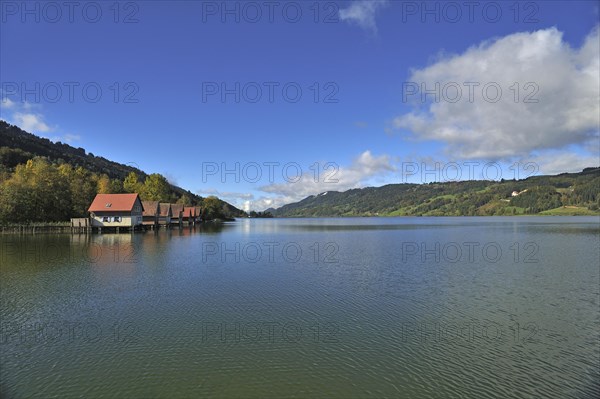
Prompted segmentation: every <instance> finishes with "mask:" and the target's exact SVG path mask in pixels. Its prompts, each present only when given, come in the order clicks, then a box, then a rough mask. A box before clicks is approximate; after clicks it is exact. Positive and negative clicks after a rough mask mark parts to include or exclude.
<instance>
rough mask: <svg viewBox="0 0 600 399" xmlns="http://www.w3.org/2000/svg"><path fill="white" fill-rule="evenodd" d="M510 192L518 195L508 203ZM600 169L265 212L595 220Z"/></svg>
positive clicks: (318, 201)
mask: <svg viewBox="0 0 600 399" xmlns="http://www.w3.org/2000/svg"><path fill="white" fill-rule="evenodd" d="M513 191H517V192H518V193H520V194H519V195H518V196H515V197H513V196H512V195H511V194H512V192H513ZM599 208H600V168H586V169H584V170H583V171H582V172H579V173H563V174H560V175H556V176H532V177H529V178H527V179H523V180H502V181H500V182H498V181H487V180H477V181H461V182H446V183H429V184H390V185H386V186H383V187H367V188H362V189H353V190H348V191H344V192H337V191H328V192H326V193H321V194H319V195H313V196H310V197H307V198H305V199H303V200H302V201H299V202H296V203H293V204H288V205H285V206H282V207H281V208H278V209H272V210H270V212H271V213H273V215H274V216H276V217H326V216H477V215H481V216H492V215H523V214H527V215H535V214H542V215H598V214H600V212H599Z"/></svg>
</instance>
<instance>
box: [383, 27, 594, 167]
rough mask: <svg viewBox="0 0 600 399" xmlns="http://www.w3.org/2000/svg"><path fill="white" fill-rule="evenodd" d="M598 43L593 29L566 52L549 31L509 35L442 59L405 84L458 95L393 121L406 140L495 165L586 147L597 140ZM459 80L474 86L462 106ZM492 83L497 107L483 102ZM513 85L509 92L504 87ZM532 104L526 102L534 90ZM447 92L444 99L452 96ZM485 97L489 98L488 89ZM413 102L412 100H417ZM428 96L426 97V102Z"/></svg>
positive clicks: (565, 45)
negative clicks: (451, 86)
mask: <svg viewBox="0 0 600 399" xmlns="http://www.w3.org/2000/svg"><path fill="white" fill-rule="evenodd" d="M599 65H600V41H599V33H598V27H596V28H595V29H594V30H593V31H592V32H591V33H590V34H589V36H588V37H587V38H586V40H585V42H584V44H583V45H582V46H581V47H580V48H578V49H577V48H572V47H571V46H569V44H568V43H566V42H565V41H564V40H563V37H562V33H561V32H559V31H558V30H557V29H556V28H550V29H545V30H539V31H536V32H531V33H528V32H525V33H515V34H511V35H508V36H505V37H502V38H499V39H495V40H492V41H487V42H484V43H482V44H480V45H479V46H476V47H472V48H470V49H468V50H467V51H465V52H464V53H463V54H460V55H456V56H452V57H446V58H442V59H440V60H439V61H437V62H436V63H434V64H433V65H431V66H429V67H426V68H424V69H417V70H414V71H412V74H411V76H410V79H409V81H410V82H415V83H417V84H419V85H420V84H421V83H424V84H425V85H426V88H427V89H431V88H434V87H435V84H436V83H438V82H439V83H440V85H441V86H442V87H443V86H444V85H445V84H447V83H450V82H456V83H458V84H459V85H460V86H461V87H462V89H463V90H462V94H463V95H462V97H461V98H460V99H459V100H458V101H457V102H455V103H451V102H449V101H445V99H444V97H442V98H441V99H440V102H438V103H436V102H431V101H430V102H428V103H422V104H415V108H414V109H413V111H412V112H410V113H407V114H404V115H401V116H399V117H397V118H396V119H395V120H394V126H395V128H396V129H400V130H402V131H405V132H406V131H408V133H409V135H408V137H412V138H417V139H424V140H435V141H440V142H442V143H445V150H446V152H447V153H448V154H449V155H452V156H453V157H458V158H469V159H476V158H487V159H500V158H510V157H515V156H527V155H529V154H531V153H532V152H533V151H536V150H544V149H561V148H563V149H564V148H566V147H567V146H568V145H571V144H577V145H582V146H585V145H588V144H589V142H590V141H595V140H597V139H598V131H599V125H600V66H599ZM465 82H478V83H480V86H479V87H476V88H475V91H474V97H473V101H472V102H469V98H468V97H469V96H468V87H467V86H464V83H465ZM489 82H495V83H497V84H498V85H499V86H500V87H501V89H502V97H501V98H500V100H499V101H498V102H495V103H492V102H490V101H485V99H484V97H483V95H482V90H481V89H482V87H483V85H485V84H486V83H489ZM515 82H518V83H519V86H520V92H519V95H518V97H517V100H518V101H517V102H515V91H514V90H511V89H510V87H511V86H512V87H515V86H513V84H514V83H515ZM528 82H533V83H534V84H535V85H537V87H538V88H539V91H538V92H537V93H536V94H535V95H534V97H533V98H535V99H537V100H538V102H536V103H525V102H524V99H525V96H526V95H527V94H530V93H532V92H533V91H534V88H535V86H530V87H525V85H526V84H527V83H528ZM454 95H455V91H449V92H448V96H447V98H451V97H454ZM489 95H490V97H493V96H494V91H493V89H490V92H489ZM417 97H418V100H421V98H420V96H416V95H415V96H412V97H410V98H417ZM432 98H433V97H432V96H429V97H428V99H430V100H431V99H432Z"/></svg>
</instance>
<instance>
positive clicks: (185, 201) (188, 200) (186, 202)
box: [177, 194, 192, 206]
mask: <svg viewBox="0 0 600 399" xmlns="http://www.w3.org/2000/svg"><path fill="white" fill-rule="evenodd" d="M177 203H178V204H181V205H184V206H191V205H192V199H191V198H190V197H189V195H187V194H183V195H182V196H181V197H179V199H178V200H177Z"/></svg>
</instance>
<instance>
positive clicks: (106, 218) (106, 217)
mask: <svg viewBox="0 0 600 399" xmlns="http://www.w3.org/2000/svg"><path fill="white" fill-rule="evenodd" d="M102 221H103V222H107V223H108V222H110V218H109V217H108V216H104V217H103V218H102Z"/></svg>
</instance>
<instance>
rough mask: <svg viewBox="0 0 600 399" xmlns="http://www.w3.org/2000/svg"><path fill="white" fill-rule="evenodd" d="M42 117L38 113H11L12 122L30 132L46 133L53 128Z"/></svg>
mask: <svg viewBox="0 0 600 399" xmlns="http://www.w3.org/2000/svg"><path fill="white" fill-rule="evenodd" d="M43 119H44V117H43V116H42V115H40V114H32V113H22V112H15V113H14V114H13V122H14V124H15V125H17V126H19V127H20V128H21V129H23V130H25V131H27V132H31V133H36V134H39V133H46V132H51V131H53V130H54V129H53V128H51V127H50V126H48V125H47V124H46V122H44V120H43Z"/></svg>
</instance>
